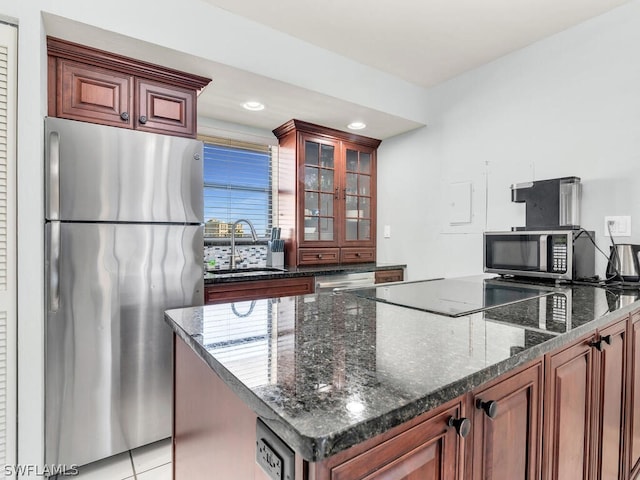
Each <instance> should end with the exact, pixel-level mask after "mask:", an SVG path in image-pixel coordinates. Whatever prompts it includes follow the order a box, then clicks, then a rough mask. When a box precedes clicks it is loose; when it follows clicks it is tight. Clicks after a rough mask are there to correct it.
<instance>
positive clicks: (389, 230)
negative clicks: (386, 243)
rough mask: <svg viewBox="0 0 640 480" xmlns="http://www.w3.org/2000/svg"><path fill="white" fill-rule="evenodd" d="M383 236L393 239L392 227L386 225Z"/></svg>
mask: <svg viewBox="0 0 640 480" xmlns="http://www.w3.org/2000/svg"><path fill="white" fill-rule="evenodd" d="M383 236H384V238H391V225H385V226H384V233H383Z"/></svg>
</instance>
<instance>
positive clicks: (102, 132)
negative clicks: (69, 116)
mask: <svg viewBox="0 0 640 480" xmlns="http://www.w3.org/2000/svg"><path fill="white" fill-rule="evenodd" d="M45 127H46V128H45V132H46V137H45V170H46V218H47V219H49V220H66V221H90V222H91V221H104V222H145V223H148V222H154V223H155V222H159V223H163V222H164V223H202V222H203V215H204V213H203V209H204V205H203V177H202V156H203V153H202V148H203V147H202V142H200V141H198V140H193V139H189V138H182V137H171V136H168V135H157V134H153V133H146V132H138V131H134V130H127V129H124V128H116V127H106V126H103V125H96V124H92V123H86V122H77V121H74V120H66V119H62V118H51V117H50V118H47V119H46V120H45Z"/></svg>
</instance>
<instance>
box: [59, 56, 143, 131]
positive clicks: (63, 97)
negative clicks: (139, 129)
mask: <svg viewBox="0 0 640 480" xmlns="http://www.w3.org/2000/svg"><path fill="white" fill-rule="evenodd" d="M56 68H57V73H56V78H57V82H56V109H57V112H55V113H56V116H58V117H62V118H69V119H71V120H81V121H85V122H93V123H101V124H104V125H112V126H115V127H124V128H132V126H133V123H132V118H133V77H132V76H131V75H127V74H124V73H118V72H113V71H110V70H105V69H102V68H98V67H94V66H91V65H85V64H82V63H76V62H72V61H69V60H64V59H59V60H58V61H57V67H56ZM52 74H53V72H50V75H52ZM50 113H51V112H50Z"/></svg>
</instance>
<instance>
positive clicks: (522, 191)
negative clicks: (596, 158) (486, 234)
mask: <svg viewBox="0 0 640 480" xmlns="http://www.w3.org/2000/svg"><path fill="white" fill-rule="evenodd" d="M580 195H581V188H580V178H578V177H562V178H552V179H550V180H537V181H535V182H527V183H518V184H514V185H511V201H512V202H516V203H525V204H526V225H525V226H524V227H513V228H512V230H515V231H518V230H574V229H579V228H580Z"/></svg>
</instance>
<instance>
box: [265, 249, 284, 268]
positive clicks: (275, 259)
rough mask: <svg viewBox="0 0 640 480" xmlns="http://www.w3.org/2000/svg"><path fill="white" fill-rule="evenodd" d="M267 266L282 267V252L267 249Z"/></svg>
mask: <svg viewBox="0 0 640 480" xmlns="http://www.w3.org/2000/svg"><path fill="white" fill-rule="evenodd" d="M267 267H274V268H284V252H272V251H271V250H270V249H269V250H267Z"/></svg>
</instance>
